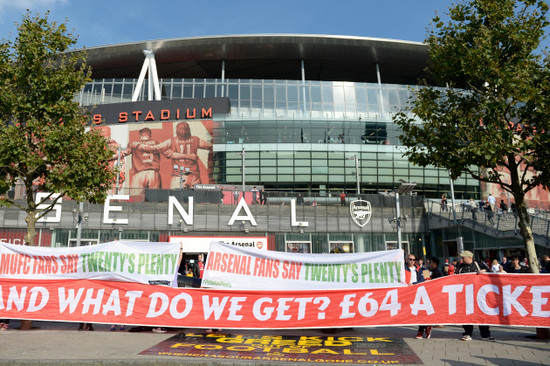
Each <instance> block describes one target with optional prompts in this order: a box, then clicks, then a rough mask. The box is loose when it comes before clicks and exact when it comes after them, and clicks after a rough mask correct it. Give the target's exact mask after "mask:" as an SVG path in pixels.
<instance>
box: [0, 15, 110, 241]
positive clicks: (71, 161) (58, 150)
mask: <svg viewBox="0 0 550 366" xmlns="http://www.w3.org/2000/svg"><path fill="white" fill-rule="evenodd" d="M48 15H49V13H46V14H45V15H44V16H40V15H36V16H32V15H31V14H30V13H29V12H27V14H26V15H25V16H24V17H23V20H22V22H21V23H20V24H19V25H18V34H17V37H16V39H15V41H13V42H12V41H9V40H2V41H1V43H0V195H3V196H2V198H0V205H7V206H10V205H13V206H15V207H18V208H19V209H21V210H23V211H25V212H26V223H27V233H26V235H25V244H26V245H33V244H34V239H35V237H36V222H37V220H38V219H40V218H41V217H43V216H45V215H46V214H47V213H48V212H50V211H51V210H52V209H53V207H54V205H55V204H56V203H57V202H58V201H59V200H60V199H61V198H63V197H70V198H71V199H74V200H76V201H79V202H84V201H89V202H92V203H102V202H104V200H105V197H106V195H107V190H108V189H109V188H111V187H112V182H113V179H114V174H115V172H113V169H112V168H110V167H109V163H108V161H109V159H110V158H111V157H112V154H113V153H112V151H111V150H109V148H108V144H107V141H106V140H105V138H104V137H102V136H100V135H99V133H97V132H94V131H87V129H86V123H87V120H88V118H87V117H86V115H85V111H84V110H83V109H82V108H81V107H80V106H79V104H78V103H77V102H76V101H75V96H76V94H77V93H78V91H79V90H80V89H81V88H82V87H83V86H84V84H85V83H86V82H87V81H89V80H90V76H89V75H90V70H89V68H88V67H87V65H86V63H85V53H83V52H76V51H75V52H69V47H70V46H72V45H74V44H75V43H76V38H75V37H74V36H73V35H72V34H70V33H68V32H67V24H66V22H65V23H56V22H50V21H49V20H48ZM16 184H19V185H22V186H23V188H24V190H25V200H24V201H23V202H22V201H19V200H13V199H10V198H9V197H8V196H7V195H6V193H7V191H8V190H9V189H10V188H11V187H14V186H15V185H16ZM36 192H49V195H48V196H47V197H45V198H44V199H42V200H41V201H40V202H35V197H36V196H35V194H36ZM39 205H42V206H43V207H40V206H39Z"/></svg>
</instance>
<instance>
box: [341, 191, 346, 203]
mask: <svg viewBox="0 0 550 366" xmlns="http://www.w3.org/2000/svg"><path fill="white" fill-rule="evenodd" d="M340 204H341V205H342V206H345V205H346V192H344V191H342V193H340Z"/></svg>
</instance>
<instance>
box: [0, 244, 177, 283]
mask: <svg viewBox="0 0 550 366" xmlns="http://www.w3.org/2000/svg"><path fill="white" fill-rule="evenodd" d="M179 252H180V246H179V244H172V243H145V242H123V241H113V242H109V243H104V244H98V245H93V246H82V247H74V248H50V247H34V246H24V245H14V244H6V243H0V278H18V279H96V280H111V281H127V282H139V283H145V284H162V285H167V286H171V285H172V283H173V281H174V279H175V276H176V272H177V269H178V265H179V263H177V262H178V258H179Z"/></svg>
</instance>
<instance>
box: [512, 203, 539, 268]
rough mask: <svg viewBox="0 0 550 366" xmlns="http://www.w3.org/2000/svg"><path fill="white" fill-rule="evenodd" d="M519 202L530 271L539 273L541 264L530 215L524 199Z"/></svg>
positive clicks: (522, 234) (520, 225)
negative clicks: (538, 258)
mask: <svg viewBox="0 0 550 366" xmlns="http://www.w3.org/2000/svg"><path fill="white" fill-rule="evenodd" d="M519 201H520V204H519V205H517V208H518V226H519V233H520V235H521V237H522V238H523V242H524V244H525V252H526V253H527V259H528V260H529V269H530V271H531V273H539V262H538V260H537V251H536V250H535V239H534V237H533V232H532V231H531V226H530V219H529V213H528V212H527V206H526V205H525V202H524V201H523V199H520V200H519ZM516 202H518V199H516Z"/></svg>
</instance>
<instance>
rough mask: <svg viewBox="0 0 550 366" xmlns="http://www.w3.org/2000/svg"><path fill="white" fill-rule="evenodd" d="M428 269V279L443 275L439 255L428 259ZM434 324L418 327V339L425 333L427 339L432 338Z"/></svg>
mask: <svg viewBox="0 0 550 366" xmlns="http://www.w3.org/2000/svg"><path fill="white" fill-rule="evenodd" d="M427 264H428V270H429V272H430V275H429V276H428V278H427V279H430V280H433V279H434V278H439V277H443V273H442V272H441V270H440V269H439V259H438V258H437V257H431V258H430V260H429V261H428V263H427ZM432 329H433V326H431V325H421V326H419V327H418V333H417V334H416V339H422V338H423V336H424V333H426V339H430V337H431V336H432Z"/></svg>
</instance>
